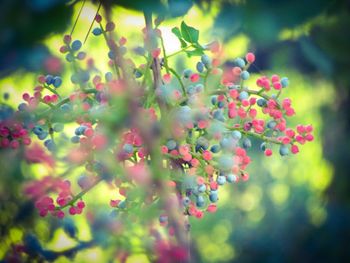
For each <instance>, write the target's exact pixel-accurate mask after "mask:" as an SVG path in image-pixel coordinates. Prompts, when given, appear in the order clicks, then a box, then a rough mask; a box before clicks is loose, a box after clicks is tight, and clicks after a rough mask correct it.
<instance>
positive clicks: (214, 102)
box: [210, 96, 218, 105]
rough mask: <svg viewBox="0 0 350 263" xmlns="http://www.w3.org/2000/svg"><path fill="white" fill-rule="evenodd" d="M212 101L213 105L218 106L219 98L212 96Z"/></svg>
mask: <svg viewBox="0 0 350 263" xmlns="http://www.w3.org/2000/svg"><path fill="white" fill-rule="evenodd" d="M210 100H211V104H213V105H216V103H218V98H217V96H212V97H211V99H210Z"/></svg>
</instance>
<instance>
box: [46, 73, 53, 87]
mask: <svg viewBox="0 0 350 263" xmlns="http://www.w3.org/2000/svg"><path fill="white" fill-rule="evenodd" d="M45 82H46V84H47V85H51V84H52V82H53V76H52V75H46V77H45Z"/></svg>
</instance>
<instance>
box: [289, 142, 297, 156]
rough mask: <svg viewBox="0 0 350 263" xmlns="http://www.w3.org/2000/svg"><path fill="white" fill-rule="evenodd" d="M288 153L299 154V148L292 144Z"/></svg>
mask: <svg viewBox="0 0 350 263" xmlns="http://www.w3.org/2000/svg"><path fill="white" fill-rule="evenodd" d="M290 151H291V152H292V153H293V154H297V153H298V152H299V147H298V146H297V145H295V144H293V145H292V147H291V148H290Z"/></svg>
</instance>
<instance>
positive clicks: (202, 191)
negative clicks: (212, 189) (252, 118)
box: [197, 184, 207, 193]
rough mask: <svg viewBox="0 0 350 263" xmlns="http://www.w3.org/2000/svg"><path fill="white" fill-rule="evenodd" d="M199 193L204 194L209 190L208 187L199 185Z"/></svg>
mask: <svg viewBox="0 0 350 263" xmlns="http://www.w3.org/2000/svg"><path fill="white" fill-rule="evenodd" d="M197 190H198V192H199V193H204V192H205V190H207V187H206V186H205V184H202V185H199V186H198V188H197Z"/></svg>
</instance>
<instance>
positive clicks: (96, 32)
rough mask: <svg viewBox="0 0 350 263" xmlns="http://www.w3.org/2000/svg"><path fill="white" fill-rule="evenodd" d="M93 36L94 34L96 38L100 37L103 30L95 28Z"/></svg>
mask: <svg viewBox="0 0 350 263" xmlns="http://www.w3.org/2000/svg"><path fill="white" fill-rule="evenodd" d="M92 34H93V35H94V36H99V35H101V34H102V29H101V28H99V27H95V28H94V29H93V30H92Z"/></svg>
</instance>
